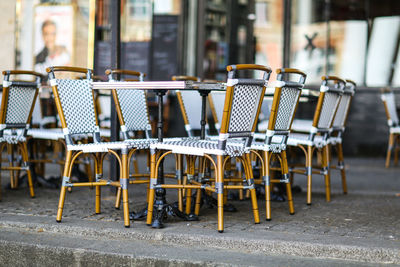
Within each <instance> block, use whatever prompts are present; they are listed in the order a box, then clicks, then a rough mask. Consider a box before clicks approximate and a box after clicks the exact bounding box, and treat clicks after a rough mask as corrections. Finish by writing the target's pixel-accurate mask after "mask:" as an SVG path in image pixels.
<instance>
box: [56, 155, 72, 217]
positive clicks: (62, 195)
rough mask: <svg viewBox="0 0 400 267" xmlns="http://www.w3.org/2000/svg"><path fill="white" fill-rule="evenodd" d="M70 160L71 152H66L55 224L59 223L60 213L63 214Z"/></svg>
mask: <svg viewBox="0 0 400 267" xmlns="http://www.w3.org/2000/svg"><path fill="white" fill-rule="evenodd" d="M71 158H72V151H67V155H66V158H65V164H64V172H63V178H62V179H63V182H62V185H61V192H60V199H59V201H58V210H57V218H56V221H57V222H61V218H62V213H63V209H64V201H65V192H66V191H67V186H66V185H65V183H68V182H69V179H70V177H69V175H70V174H69V169H70V165H71Z"/></svg>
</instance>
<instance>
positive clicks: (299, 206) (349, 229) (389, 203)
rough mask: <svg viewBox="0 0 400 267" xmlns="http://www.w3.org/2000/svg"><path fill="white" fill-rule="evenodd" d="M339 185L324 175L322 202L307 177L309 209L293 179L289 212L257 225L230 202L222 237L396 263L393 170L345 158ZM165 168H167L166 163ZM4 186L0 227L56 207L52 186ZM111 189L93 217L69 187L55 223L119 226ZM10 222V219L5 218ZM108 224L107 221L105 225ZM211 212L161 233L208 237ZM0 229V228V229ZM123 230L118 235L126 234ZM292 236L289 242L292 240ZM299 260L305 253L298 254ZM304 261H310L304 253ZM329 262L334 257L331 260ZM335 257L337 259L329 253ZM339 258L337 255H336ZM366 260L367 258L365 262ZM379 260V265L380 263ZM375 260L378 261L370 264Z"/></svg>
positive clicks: (171, 196)
mask: <svg viewBox="0 0 400 267" xmlns="http://www.w3.org/2000/svg"><path fill="white" fill-rule="evenodd" d="M347 164H348V169H347V180H348V187H349V194H348V195H343V194H342V193H341V182H340V176H339V173H338V172H336V171H332V178H331V179H332V192H333V194H332V201H331V202H330V203H327V202H326V201H325V195H324V184H323V178H322V177H320V176H318V175H315V176H313V177H314V180H313V182H314V183H313V204H312V205H311V206H307V205H306V204H305V203H306V194H305V190H304V188H305V177H304V176H300V175H298V176H295V184H298V185H299V186H300V187H301V188H302V189H303V190H302V192H298V193H295V194H294V204H295V210H296V214H295V215H293V216H290V215H289V213H288V207H287V202H273V203H272V221H270V222H267V221H265V220H262V221H261V223H260V224H257V225H255V224H254V223H253V216H252V211H251V204H250V201H248V200H244V201H230V203H232V204H233V205H234V206H235V207H236V208H237V209H238V212H231V213H229V212H225V233H226V234H223V235H221V236H222V237H223V238H229V237H230V236H232V235H234V234H238V233H240V236H241V237H243V238H244V239H246V236H247V237H248V239H249V240H253V239H257V238H259V237H262V236H265V237H268V236H274V237H275V236H278V237H279V234H280V236H281V237H282V240H286V241H302V240H305V241H307V242H311V243H312V242H315V243H322V244H330V243H331V242H332V243H336V244H338V245H340V243H341V242H342V241H343V240H345V241H343V242H345V243H346V244H345V245H354V246H359V247H361V248H363V247H364V248H367V249H368V248H369V247H371V251H372V250H373V249H376V248H383V249H385V248H387V249H389V250H393V249H394V251H396V250H397V251H398V255H397V257H398V258H397V259H390V257H389V259H386V260H388V262H392V263H400V261H398V262H397V260H399V258H400V228H399V225H400V213H399V211H400V197H398V196H396V193H397V192H400V175H399V174H400V167H392V168H390V169H385V168H384V162H383V160H381V159H379V160H375V159H349V160H348V161H347ZM168 166H171V164H170V163H168V162H167V169H168ZM7 182H8V179H7V176H6V175H3V200H2V201H1V202H0V224H1V221H2V220H7V218H8V217H10V218H11V217H12V218H15V217H13V216H23V217H25V218H26V217H27V216H28V218H29V216H32V218H40V220H41V221H45V222H49V223H53V222H54V221H55V213H56V209H57V204H58V196H59V190H58V189H47V188H42V187H36V188H35V190H36V195H37V197H36V198H34V199H31V198H30V197H29V194H28V191H27V188H26V187H22V188H20V189H18V190H10V189H4V186H5V184H6V183H7ZM129 190H130V208H131V210H135V211H136V210H140V209H142V208H143V207H145V206H146V203H145V196H146V186H145V185H131V186H130V187H129ZM114 193H115V189H111V188H103V190H102V213H101V214H99V215H96V214H94V196H95V191H94V190H93V189H90V188H73V190H72V192H71V193H68V194H67V196H66V202H65V207H64V216H63V223H62V224H59V225H70V226H73V225H74V223H76V222H77V221H81V222H82V223H85V222H86V223H89V224H90V223H92V222H96V223H101V222H104V223H106V224H107V223H111V224H112V225H114V226H115V227H120V228H121V229H123V226H122V224H123V221H122V210H116V209H115V208H114V207H113V206H114V201H115V197H114ZM167 199H168V201H169V202H173V201H175V200H176V191H175V190H169V191H168V195H167ZM258 205H259V208H260V216H261V219H263V218H265V206H264V201H263V200H262V199H259V201H258ZM13 220H14V219H13ZM107 225H108V224H107ZM216 225H217V215H216V209H215V208H208V207H202V209H201V216H200V221H197V222H185V221H181V220H180V219H178V218H175V217H170V218H168V220H167V222H166V224H165V226H166V228H165V229H163V230H162V232H163V233H167V232H168V231H171V232H173V233H177V234H180V233H181V232H188V233H198V234H199V236H203V235H206V236H207V235H210V236H214V235H215V234H216ZM0 229H1V226H0ZM131 229H135V230H134V231H146V232H147V231H150V232H151V231H159V230H154V229H151V228H149V227H147V226H146V225H145V222H144V221H135V222H134V223H133V224H132V228H131ZM131 229H126V230H121V231H130V230H131ZM293 239H296V240H293ZM305 255H306V254H305ZM310 256H313V255H312V254H310ZM332 257H333V258H335V257H336V256H332ZM337 257H338V258H341V257H340V256H337ZM344 258H345V257H344ZM371 261H372V262H374V260H373V259H372V260H371ZM383 261H385V260H383ZM376 262H380V263H382V261H381V260H379V259H377V260H376Z"/></svg>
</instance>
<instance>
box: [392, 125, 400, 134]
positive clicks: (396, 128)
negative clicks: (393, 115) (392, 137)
mask: <svg viewBox="0 0 400 267" xmlns="http://www.w3.org/2000/svg"><path fill="white" fill-rule="evenodd" d="M390 133H397V134H400V127H399V126H397V127H390Z"/></svg>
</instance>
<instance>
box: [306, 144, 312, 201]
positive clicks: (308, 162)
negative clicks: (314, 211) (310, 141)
mask: <svg viewBox="0 0 400 267" xmlns="http://www.w3.org/2000/svg"><path fill="white" fill-rule="evenodd" d="M312 154H313V149H312V146H307V154H306V172H307V205H311V188H312V156H313V155H312Z"/></svg>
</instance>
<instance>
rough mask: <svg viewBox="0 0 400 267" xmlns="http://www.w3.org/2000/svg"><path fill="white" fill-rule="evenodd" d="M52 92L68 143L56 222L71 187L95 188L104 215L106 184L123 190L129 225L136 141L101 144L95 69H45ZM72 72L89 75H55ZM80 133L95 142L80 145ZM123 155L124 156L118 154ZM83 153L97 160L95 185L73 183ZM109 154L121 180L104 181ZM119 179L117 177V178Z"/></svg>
mask: <svg viewBox="0 0 400 267" xmlns="http://www.w3.org/2000/svg"><path fill="white" fill-rule="evenodd" d="M46 71H47V72H48V74H49V80H50V84H51V86H52V89H53V94H54V99H55V102H56V106H57V111H58V114H59V116H60V121H61V125H62V129H63V133H64V139H65V142H66V144H67V149H66V160H65V166H64V173H63V181H62V186H61V192H60V200H59V204H58V212H57V218H56V220H57V222H61V218H62V213H63V208H64V200H65V193H66V190H67V188H68V187H73V186H90V187H92V186H94V187H95V188H96V190H95V191H96V197H95V212H96V214H99V213H100V212H101V208H100V201H101V187H102V186H106V185H111V186H115V187H117V188H119V187H121V190H122V198H123V214H124V225H125V227H129V226H130V221H129V204H128V180H129V175H128V151H129V149H131V148H132V147H135V145H136V144H135V143H134V142H130V143H127V142H123V141H121V142H102V141H101V140H100V130H99V124H98V120H97V115H96V109H95V106H94V94H93V90H92V88H91V76H92V70H90V69H86V68H77V67H66V66H55V67H49V68H47V69H46ZM58 72H69V73H71V72H72V73H80V74H86V75H87V79H84V80H77V79H56V73H58ZM77 134H78V135H79V134H90V135H92V139H93V140H92V141H91V142H88V143H85V144H80V143H77V142H74V140H73V138H72V137H73V136H74V135H77ZM118 152H120V153H121V155H119V154H118ZM84 154H88V155H90V156H91V157H92V158H93V160H94V165H95V175H96V180H95V181H94V182H72V181H71V179H70V178H71V170H72V164H73V163H74V162H75V161H76V159H77V158H78V157H79V156H81V155H84ZM107 154H111V155H114V156H115V157H116V158H117V160H118V163H119V168H120V179H119V181H114V180H106V179H103V160H104V158H105V156H106V155H107ZM114 178H116V177H114Z"/></svg>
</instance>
